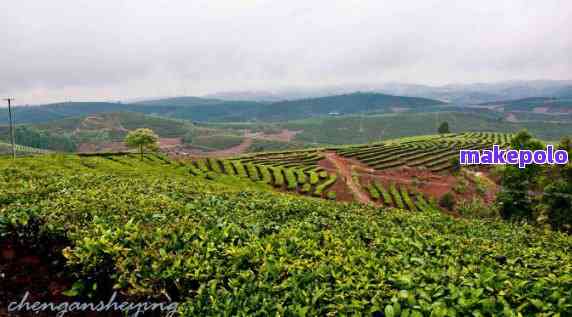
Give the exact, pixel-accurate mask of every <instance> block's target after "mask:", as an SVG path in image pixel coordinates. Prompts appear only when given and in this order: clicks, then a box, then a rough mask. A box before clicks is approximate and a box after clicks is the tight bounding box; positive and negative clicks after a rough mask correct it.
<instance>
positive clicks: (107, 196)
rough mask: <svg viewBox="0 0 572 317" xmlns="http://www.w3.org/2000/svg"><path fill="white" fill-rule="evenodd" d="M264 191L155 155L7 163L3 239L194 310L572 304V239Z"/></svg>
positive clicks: (500, 310)
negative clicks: (193, 171) (195, 171)
mask: <svg viewBox="0 0 572 317" xmlns="http://www.w3.org/2000/svg"><path fill="white" fill-rule="evenodd" d="M210 178H211V179H212V177H210ZM15 184H16V186H15ZM268 189H269V187H268V186H267V185H264V184H263V183H255V182H251V181H248V182H246V181H245V182H243V181H241V180H240V179H239V178H237V177H234V176H224V175H219V176H217V177H215V178H214V179H212V180H208V179H207V178H205V177H204V176H193V175H191V174H190V173H189V166H187V165H185V164H179V163H176V162H173V161H169V160H166V159H165V158H163V157H158V156H147V157H146V158H145V159H144V160H142V161H140V160H139V159H138V158H137V156H134V157H131V156H107V157H97V156H89V157H79V156H61V155H58V156H51V155H50V156H43V157H41V158H23V159H19V160H18V161H17V162H16V163H13V162H11V161H10V160H6V159H0V202H2V212H1V213H0V237H1V238H0V242H3V243H7V242H9V243H14V244H16V245H18V244H20V243H25V245H26V247H27V248H28V249H31V250H35V251H34V252H37V254H40V255H42V258H41V261H40V263H39V264H38V263H36V264H35V265H34V269H33V270H30V272H36V273H35V274H41V273H39V271H40V270H38V267H42V265H48V264H47V263H54V262H53V261H54V260H58V261H64V262H65V263H66V266H65V268H63V267H62V266H59V268H60V270H61V271H54V274H56V273H57V274H63V276H66V277H67V278H68V279H69V284H68V285H67V286H68V287H71V284H73V282H74V281H77V283H75V287H74V288H73V289H74V292H71V293H69V294H73V293H76V294H82V293H83V294H86V293H91V294H94V296H95V298H109V297H108V295H109V294H110V293H111V286H114V288H115V289H116V290H118V291H119V292H121V294H125V295H126V296H128V297H129V298H131V299H132V300H134V299H136V298H151V299H159V298H163V299H164V298H165V295H168V296H169V298H171V299H172V300H174V301H176V302H179V303H180V306H179V309H180V311H181V314H182V316H199V315H200V316H221V315H231V316H251V315H283V316H294V315H306V316H329V315H355V314H359V315H370V314H372V315H375V316H404V315H405V316H429V315H430V314H431V315H432V316H468V315H473V316H490V315H494V316H499V315H503V316H520V315H522V316H532V315H536V314H539V315H546V316H548V315H554V316H557V314H560V316H565V315H568V314H569V313H570V312H571V311H572V253H571V252H570V249H571V248H572V238H571V237H570V236H568V235H565V234H562V233H558V232H551V231H541V230H538V229H536V228H534V227H532V226H529V225H526V224H510V223H504V222H490V221H480V220H461V219H459V220H458V219H453V218H451V217H449V216H446V215H441V214H439V213H435V212H404V211H399V210H391V211H389V210H383V209H379V208H374V207H368V206H363V205H358V204H340V203H333V202H328V201H324V200H318V199H312V198H303V197H296V196H291V195H287V194H280V193H273V192H270V191H269V190H268ZM64 192H65V194H62V193H64ZM21 237H25V239H22V238H21ZM64 247H66V249H65V251H63V255H64V257H62V256H61V254H62V253H61V252H62V248H64ZM16 250H17V253H16V256H18V252H20V251H19V250H22V249H21V248H17V249H16ZM47 250H52V251H50V252H55V253H49V252H48V251H47ZM53 250H55V251H53ZM50 254H51V255H50ZM58 254H59V255H58ZM54 257H56V258H54ZM56 263H57V262H56ZM55 267H56V268H57V267H58V266H55ZM19 269H20V271H18V272H22V271H21V270H25V269H26V268H25V267H24V268H19ZM18 272H16V273H18ZM20 274H21V273H20ZM39 280H40V279H39ZM3 283H4V282H3ZM6 283H7V284H6V287H7V290H11V291H12V292H15V293H14V294H13V295H14V296H15V297H14V298H21V296H18V295H22V293H23V292H24V290H29V289H30V288H47V285H43V284H42V283H43V282H41V281H38V282H35V283H34V285H32V286H30V285H27V286H26V287H24V286H23V284H21V283H23V282H22V279H17V278H16V279H9V280H7V281H6ZM19 283H20V284H19ZM80 286H81V287H80ZM32 291H33V290H32ZM555 314H556V315H555Z"/></svg>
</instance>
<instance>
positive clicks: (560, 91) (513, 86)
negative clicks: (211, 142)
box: [205, 80, 572, 105]
mask: <svg viewBox="0 0 572 317" xmlns="http://www.w3.org/2000/svg"><path fill="white" fill-rule="evenodd" d="M355 91H362V92H371V93H384V94H390V95H399V96H407V97H424V98H431V99H438V100H441V101H446V102H450V103H454V104H460V105H467V104H479V103H483V102H490V101H496V100H510V99H521V98H529V97H557V98H570V97H571V96H572V80H511V81H502V82H493V83H468V84H447V85H440V86H432V85H423V84H414V83H400V82H388V83H383V84H352V85H335V86H324V87H315V88H309V87H305V88H304V87H292V88H283V89H277V90H274V91H264V90H257V91H226V92H224V91H223V92H218V93H214V94H209V95H205V97H209V98H217V99H223V100H248V101H284V100H292V99H303V98H313V97H323V96H332V95H340V94H347V93H351V92H355Z"/></svg>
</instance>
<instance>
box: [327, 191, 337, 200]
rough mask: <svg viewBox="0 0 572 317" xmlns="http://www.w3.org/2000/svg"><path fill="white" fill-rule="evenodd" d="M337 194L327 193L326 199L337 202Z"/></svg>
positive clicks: (333, 192)
mask: <svg viewBox="0 0 572 317" xmlns="http://www.w3.org/2000/svg"><path fill="white" fill-rule="evenodd" d="M336 196H337V195H336V192H335V191H329V192H327V193H326V198H328V199H329V200H336Z"/></svg>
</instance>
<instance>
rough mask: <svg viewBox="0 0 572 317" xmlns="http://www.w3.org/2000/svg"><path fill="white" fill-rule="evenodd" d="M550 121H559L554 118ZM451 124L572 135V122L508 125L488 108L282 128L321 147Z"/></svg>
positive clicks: (461, 128)
mask: <svg viewBox="0 0 572 317" xmlns="http://www.w3.org/2000/svg"><path fill="white" fill-rule="evenodd" d="M551 120H556V119H555V118H551ZM444 121H446V122H448V123H449V126H450V129H451V131H452V132H469V131H473V132H483V131H491V132H502V133H514V132H517V131H519V130H522V129H528V130H529V131H530V132H531V133H533V134H534V135H536V136H538V137H539V138H541V139H543V140H560V138H562V137H563V136H566V135H572V124H570V122H550V121H531V122H507V121H506V120H504V119H503V117H502V114H499V113H497V112H495V111H490V110H486V109H477V110H473V111H471V112H468V111H464V112H431V113H397V114H395V113H394V114H382V115H366V116H357V115H353V116H342V117H328V118H311V119H305V120H297V121H291V122H286V123H284V124H281V125H280V126H282V127H284V128H287V129H291V130H301V131H302V132H301V133H298V134H297V135H296V137H295V140H298V141H302V142H308V143H311V142H317V143H319V144H331V145H339V144H354V143H368V142H377V141H382V140H388V139H393V138H399V137H406V136H415V135H423V134H433V133H435V132H437V128H438V127H439V124H440V123H441V122H444Z"/></svg>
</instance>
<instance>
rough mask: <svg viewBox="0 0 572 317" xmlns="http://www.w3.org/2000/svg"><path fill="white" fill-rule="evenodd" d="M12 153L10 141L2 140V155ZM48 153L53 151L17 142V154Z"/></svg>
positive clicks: (0, 147)
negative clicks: (3, 141)
mask: <svg viewBox="0 0 572 317" xmlns="http://www.w3.org/2000/svg"><path fill="white" fill-rule="evenodd" d="M11 153H12V146H11V145H10V144H8V143H2V142H0V155H1V154H11ZM47 153H51V151H49V150H44V149H37V148H33V147H30V146H25V145H19V144H16V155H29V154H47Z"/></svg>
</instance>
